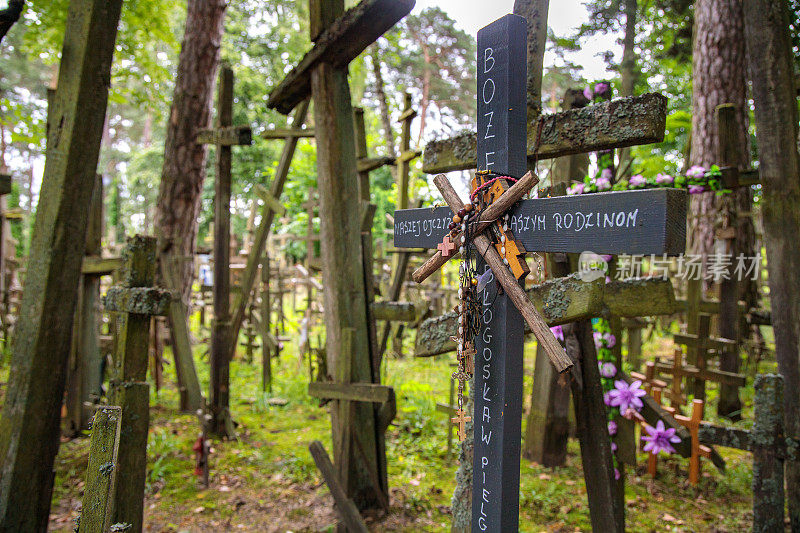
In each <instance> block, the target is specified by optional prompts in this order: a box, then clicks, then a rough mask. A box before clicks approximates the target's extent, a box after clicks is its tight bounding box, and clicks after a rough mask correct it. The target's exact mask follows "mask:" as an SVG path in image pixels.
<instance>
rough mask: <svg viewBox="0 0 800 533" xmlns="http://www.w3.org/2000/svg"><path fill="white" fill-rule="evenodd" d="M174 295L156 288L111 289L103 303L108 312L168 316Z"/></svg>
mask: <svg viewBox="0 0 800 533" xmlns="http://www.w3.org/2000/svg"><path fill="white" fill-rule="evenodd" d="M171 302H172V293H170V292H169V291H165V290H163V289H157V288H154V287H111V288H110V289H108V292H107V293H106V296H105V298H104V299H103V303H104V305H105V308H106V311H113V312H117V313H133V314H137V315H157V316H163V315H166V314H167V311H168V310H169V306H170V303H171Z"/></svg>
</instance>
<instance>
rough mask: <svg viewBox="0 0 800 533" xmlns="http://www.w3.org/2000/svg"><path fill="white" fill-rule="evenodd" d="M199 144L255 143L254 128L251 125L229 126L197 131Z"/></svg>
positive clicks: (237, 144)
mask: <svg viewBox="0 0 800 533" xmlns="http://www.w3.org/2000/svg"><path fill="white" fill-rule="evenodd" d="M196 141H197V143H198V144H219V145H222V146H249V145H251V144H253V130H252V128H250V126H227V127H224V128H216V129H211V128H210V129H204V130H200V131H198V132H197V139H196Z"/></svg>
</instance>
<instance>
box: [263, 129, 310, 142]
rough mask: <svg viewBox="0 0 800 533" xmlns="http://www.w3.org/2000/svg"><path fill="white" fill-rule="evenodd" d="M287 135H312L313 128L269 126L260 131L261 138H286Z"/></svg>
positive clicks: (301, 136) (303, 136)
mask: <svg viewBox="0 0 800 533" xmlns="http://www.w3.org/2000/svg"><path fill="white" fill-rule="evenodd" d="M287 137H294V138H307V137H314V128H271V129H268V130H265V131H262V132H261V138H262V139H286V138H287Z"/></svg>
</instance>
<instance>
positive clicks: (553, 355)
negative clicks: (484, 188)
mask: <svg viewBox="0 0 800 533" xmlns="http://www.w3.org/2000/svg"><path fill="white" fill-rule="evenodd" d="M433 181H434V183H435V184H436V186H437V187H438V188H439V192H441V193H442V196H443V197H444V199H445V201H446V202H447V204H448V205H449V206H450V209H451V210H452V211H453V213H456V212H458V211H459V210H460V209H461V208H463V207H464V204H463V202H462V201H461V199H460V198H459V197H458V193H457V192H456V191H455V189H453V186H452V185H451V184H450V182H449V181H448V180H447V177H446V176H444V175H439V176H436V178H434V180H433ZM473 241H474V243H475V248H476V249H477V250H478V252H479V253H480V254H481V255H482V256H483V258H484V259H485V260H486V263H487V264H488V265H489V267H490V268H491V269H492V273H493V274H494V277H495V279H496V280H497V281H498V282H499V283H500V285H502V287H503V289H505V291H506V294H507V295H508V297H509V298H510V299H511V301H512V302H513V304H514V306H515V307H516V308H517V309H518V310H519V312H520V314H521V315H522V317H523V318H524V319H525V322H527V324H528V325H529V326H530V328H531V330H532V331H533V333H534V335H536V339H537V340H538V341H539V344H540V345H541V347H542V348H543V349H544V351H545V353H546V354H547V357H548V358H549V359H550V362H551V363H552V364H553V366H554V367H555V369H556V371H558V372H559V373H561V372H566V371H567V370H569V369H570V368H572V366H573V365H572V360H571V359H570V358H569V356H567V353H566V352H565V351H564V348H563V347H562V346H561V344H559V342H558V341H557V340H556V338H555V336H554V335H553V332H552V331H550V328H549V327H548V325H547V323H546V322H545V321H544V319H543V318H542V315H540V314H539V311H537V310H536V308H535V307H534V306H533V304H532V303H531V301H530V300H529V299H528V297H527V296H526V295H525V290H524V289H523V288H522V287H521V286H520V285H519V282H518V281H517V278H516V277H514V275H513V274H512V273H511V271H510V270H509V269H508V267H507V266H506V265H505V264H504V263H503V258H502V257H500V252H498V251H497V249H496V248H495V247H494V246H493V245H492V243H491V241H490V240H489V238H488V237H486V236H485V235H476V236H475V237H474V239H473Z"/></svg>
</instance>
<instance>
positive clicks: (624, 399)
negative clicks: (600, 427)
mask: <svg viewBox="0 0 800 533" xmlns="http://www.w3.org/2000/svg"><path fill="white" fill-rule="evenodd" d="M641 385H642V382H641V381H639V380H637V381H634V382H633V383H631V384H630V385H628V384H627V383H626V382H624V381H622V380H621V379H620V380H617V381H615V382H614V387H615V388H614V389H612V390H610V391H608V395H609V397H610V398H609V401H610V403H609V405H610V406H611V407H619V412H620V413H622V414H623V415H624V414H625V412H626V411H627V410H628V409H635V410H636V411H638V410H639V409H641V408H642V407H643V406H644V404H643V403H642V400H640V398H641V397H642V396H646V395H647V393H646V392H645V391H643V390H642V389H640V388H639V387H641Z"/></svg>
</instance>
